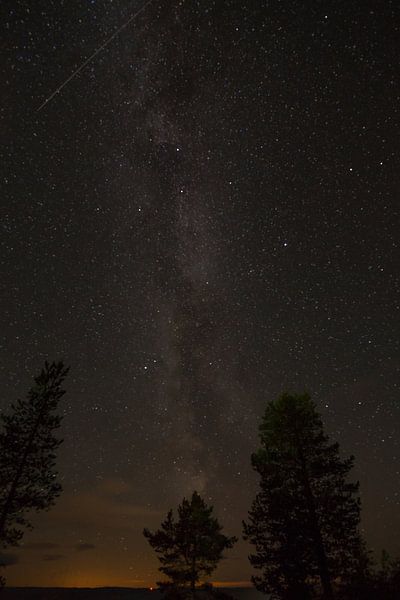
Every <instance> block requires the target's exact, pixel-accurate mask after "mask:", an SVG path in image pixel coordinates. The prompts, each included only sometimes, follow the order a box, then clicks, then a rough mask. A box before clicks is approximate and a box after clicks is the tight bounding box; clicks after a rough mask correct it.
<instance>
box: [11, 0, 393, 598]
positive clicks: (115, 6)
mask: <svg viewBox="0 0 400 600" xmlns="http://www.w3.org/2000/svg"><path fill="white" fill-rule="evenodd" d="M144 4H145V3H144V2H143V0H142V1H141V2H140V1H139V0H131V1H130V0H35V2H31V1H30V0H25V1H22V0H2V2H1V9H0V10H1V13H2V15H1V23H2V25H1V27H2V42H1V44H2V45H1V82H2V83H1V92H2V102H1V106H0V116H1V132H2V143H1V147H0V170H1V183H2V195H1V227H2V231H1V239H0V243H1V265H0V281H1V287H2V291H1V311H0V315H1V340H2V341H1V362H0V364H1V386H2V398H1V401H0V402H1V404H0V406H1V407H2V408H4V407H6V406H8V405H9V403H10V402H11V401H12V400H15V399H16V398H17V397H18V396H23V395H25V393H26V391H27V389H28V388H29V387H30V385H31V381H32V377H33V375H34V374H35V373H36V372H37V371H38V370H39V369H40V367H41V365H42V363H43V361H44V360H45V359H46V358H47V359H49V360H58V359H63V360H64V362H65V363H66V364H67V365H70V366H71V371H70V375H69V376H68V379H67V380H66V382H65V387H66V389H67V392H68V393H67V395H66V396H65V397H64V399H63V400H62V405H61V407H62V412H63V413H64V415H65V417H64V420H63V427H62V436H63V438H64V443H63V445H62V447H61V449H60V452H59V459H58V470H59V473H60V479H61V481H62V485H63V488H64V491H63V493H62V495H61V497H60V499H59V500H58V501H57V504H56V506H55V507H54V508H53V509H52V510H51V511H50V512H49V513H44V514H40V515H38V516H37V517H35V519H34V525H35V528H34V530H33V531H32V532H28V533H27V534H26V535H25V537H24V544H23V547H22V549H20V550H15V551H14V550H13V549H12V551H10V552H11V554H12V556H10V557H9V559H10V562H15V563H16V564H15V565H14V566H12V567H10V568H9V569H8V570H7V578H8V583H9V584H11V585H13V584H19V585H28V584H38V585H60V586H63V585H76V586H79V585H126V586H147V585H151V584H154V582H155V581H156V580H157V578H158V574H157V568H158V562H157V559H156V557H155V555H154V554H153V551H152V549H151V548H150V546H149V545H148V543H147V542H146V540H145V539H144V537H143V536H142V533H141V532H142V529H143V527H144V526H148V527H149V528H151V529H152V528H153V529H154V528H155V527H156V526H157V525H158V524H159V522H160V521H161V518H162V517H163V516H164V515H165V513H166V512H167V510H168V509H169V508H171V507H175V506H176V505H177V504H178V503H179V502H180V501H181V499H182V497H183V496H184V495H188V494H190V493H191V492H192V491H193V489H196V490H198V491H199V492H200V493H201V494H202V495H203V496H204V498H205V499H206V501H207V502H210V503H211V504H213V505H214V506H215V511H216V513H217V515H218V517H219V519H220V520H221V522H222V523H223V524H224V526H225V529H226V532H227V533H228V534H230V535H233V534H236V535H240V533H241V521H242V519H243V518H245V517H246V514H247V510H248V509H249V507H250V504H251V501H252V498H253V497H254V494H255V491H256V484H257V478H256V475H255V474H254V473H253V472H252V471H251V467H250V454H251V452H252V451H253V450H255V449H256V448H257V446H258V436H257V427H258V424H259V422H260V419H261V416H262V414H263V411H264V407H265V404H266V402H267V401H268V400H272V399H274V398H276V397H277V396H278V395H279V394H280V393H282V392H283V391H288V392H297V393H301V392H303V391H308V392H309V393H310V394H311V395H312V397H313V399H314V400H315V402H316V404H317V407H318V410H319V411H320V412H321V414H322V416H323V419H324V422H325V424H326V428H327V431H328V432H329V433H330V435H331V436H332V438H333V439H334V440H337V441H339V443H340V444H341V447H342V449H343V452H344V453H354V454H355V456H356V468H355V471H354V473H353V476H354V478H359V479H360V483H361V494H362V501H363V522H364V526H365V533H366V537H367V540H368V544H369V546H370V547H373V548H375V549H376V550H377V551H378V552H380V550H381V548H383V547H384V548H386V549H387V550H389V551H392V552H394V553H395V554H396V553H398V554H400V541H399V531H400V506H399V504H400V448H399V426H400V404H399V357H400V348H399V322H400V319H399V316H400V311H399V306H400V300H399V271H400V268H399V267H400V254H399V247H398V238H399V225H400V221H399V214H398V212H397V209H398V206H399V204H398V188H399V166H398V151H399V141H398V140H399V134H400V132H399V127H398V124H399V80H398V72H397V65H398V51H399V47H398V39H399V38H398V36H399V23H400V19H399V17H400V15H399V11H398V8H397V6H398V3H397V2H395V1H393V2H392V1H390V0H385V1H382V0H376V1H375V2H371V1H369V0H362V1H361V0H359V1H357V0H331V1H327V2H322V1H319V0H314V1H311V0H310V1H308V2H307V1H295V0H281V1H279V0H258V1H251V0H247V1H244V0H243V1H241V0H224V1H222V0H201V1H200V0H181V1H178V0H154V1H153V2H151V3H149V4H148V5H147V6H146V7H145V8H144V10H143V11H142V12H141V13H140V14H139V15H138V16H137V17H136V18H135V19H133V20H132V21H131V22H130V23H129V25H128V26H127V27H126V28H124V29H123V30H122V31H121V32H120V33H119V34H118V35H117V36H116V37H115V38H114V39H113V40H111V42H110V43H109V44H108V45H107V46H106V47H105V48H104V49H103V50H102V51H101V52H99V53H98V54H97V56H96V57H94V59H93V60H92V61H90V62H89V64H88V65H87V66H86V67H85V68H84V69H82V70H81V71H80V73H78V74H77V75H76V76H75V77H74V78H73V79H71V81H69V83H68V84H67V85H65V87H63V89H62V90H61V91H60V93H58V94H56V95H55V96H54V97H53V98H52V99H51V100H50V101H49V102H48V103H47V104H45V105H44V106H43V108H42V109H41V110H39V111H38V110H37V109H38V108H39V107H40V106H41V104H42V103H43V102H44V101H45V100H46V98H49V97H50V95H51V94H52V93H53V92H54V91H55V90H56V89H57V88H58V86H60V85H61V84H62V83H63V82H65V80H66V79H67V78H68V77H69V76H70V75H71V74H72V73H73V72H74V71H75V70H76V69H77V68H78V67H79V66H80V65H81V64H82V63H83V62H84V61H85V60H86V59H87V58H88V57H89V56H90V55H91V54H92V53H93V52H94V51H95V50H96V49H97V48H99V47H100V46H101V45H102V44H103V43H104V42H105V41H106V40H107V39H108V38H109V37H110V36H111V35H112V34H113V33H114V32H116V31H117V29H118V28H119V27H121V26H122V25H123V24H124V23H126V22H127V21H128V20H129V19H130V17H131V16H132V15H133V14H134V13H136V12H137V11H138V10H139V9H140V8H141V7H142V6H144ZM247 553H248V548H247V546H246V545H245V543H244V542H240V543H239V544H238V545H237V546H235V548H234V549H233V550H231V551H230V552H229V553H228V557H229V560H226V561H224V562H223V564H222V565H221V567H220V568H219V569H218V571H217V572H216V574H215V577H214V580H218V581H248V580H249V577H250V575H251V568H250V566H249V564H248V562H247V558H246V556H247Z"/></svg>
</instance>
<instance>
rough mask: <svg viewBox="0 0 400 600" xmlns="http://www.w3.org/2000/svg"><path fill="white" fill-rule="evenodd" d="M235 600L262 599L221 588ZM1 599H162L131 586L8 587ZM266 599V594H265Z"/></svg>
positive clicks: (248, 590) (244, 591)
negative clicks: (90, 587)
mask: <svg viewBox="0 0 400 600" xmlns="http://www.w3.org/2000/svg"><path fill="white" fill-rule="evenodd" d="M219 589H220V590H221V591H223V592H225V593H226V594H229V596H231V597H232V598H234V599H235V600H261V597H262V594H260V593H259V592H257V591H256V590H255V589H253V588H219ZM0 598H1V600H161V598H162V595H161V594H160V592H158V591H157V590H153V591H150V590H147V589H131V588H96V589H88V588H77V589H74V588H6V589H4V590H2V592H1V594H0ZM263 599H264V600H265V596H263Z"/></svg>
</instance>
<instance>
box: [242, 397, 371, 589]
mask: <svg viewBox="0 0 400 600" xmlns="http://www.w3.org/2000/svg"><path fill="white" fill-rule="evenodd" d="M260 441H261V448H260V450H259V451H258V452H257V453H256V454H253V455H252V465H253V468H254V469H255V470H256V471H257V473H258V474H259V475H260V491H259V492H258V494H257V495H256V498H255V500H254V502H253V505H252V508H251V510H250V512H249V518H248V521H247V522H246V523H244V535H245V538H246V539H248V540H249V541H250V543H252V544H253V545H254V546H255V553H254V554H252V555H251V556H250V557H249V560H250V563H251V564H252V565H253V566H254V567H255V568H256V569H257V570H259V571H261V574H260V575H257V576H254V577H253V582H254V584H255V587H256V588H257V589H258V590H260V591H263V592H265V593H270V594H272V597H273V598H277V599H278V598H279V599H281V598H285V599H286V598H287V599H289V598H290V599H293V600H294V599H296V600H301V599H308V598H312V597H314V596H313V593H314V591H315V589H316V588H318V587H320V588H321V590H322V594H323V598H325V599H326V600H330V599H332V598H333V597H334V591H333V581H335V582H336V584H337V583H341V584H342V585H344V584H345V583H347V582H348V581H349V580H351V578H352V577H353V576H355V574H356V573H357V571H358V569H359V560H360V556H361V555H362V554H363V543H362V540H361V537H360V533H359V523H360V500H359V497H358V487H359V486H358V483H349V482H348V481H347V476H348V474H349V472H350V470H351V468H352V466H353V457H350V458H347V459H342V458H341V457H340V455H339V445H338V444H337V443H333V444H332V443H330V441H329V439H328V437H327V436H326V434H325V433H324V429H323V424H322V421H321V418H320V416H319V414H318V413H317V412H316V409H315V406H314V404H313V403H312V401H311V400H310V397H309V396H308V395H307V394H304V395H295V396H290V395H287V394H284V395H282V396H281V397H280V398H279V399H278V400H277V401H275V402H270V403H269V404H268V406H267V409H266V412H265V415H264V418H263V421H262V423H261V426H260ZM317 582H319V586H318V585H317Z"/></svg>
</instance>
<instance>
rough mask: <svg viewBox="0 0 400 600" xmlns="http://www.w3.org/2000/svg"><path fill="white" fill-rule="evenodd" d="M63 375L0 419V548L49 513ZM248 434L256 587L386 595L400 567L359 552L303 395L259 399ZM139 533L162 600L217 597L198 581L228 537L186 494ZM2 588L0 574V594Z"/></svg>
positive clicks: (374, 598) (330, 597)
mask: <svg viewBox="0 0 400 600" xmlns="http://www.w3.org/2000/svg"><path fill="white" fill-rule="evenodd" d="M67 373H68V369H66V368H64V365H63V364H62V363H61V362H60V363H52V364H49V363H45V366H44V368H43V369H42V371H41V372H40V374H39V375H38V376H37V377H36V378H35V380H34V381H35V385H34V386H33V387H32V388H31V390H30V391H29V393H28V395H27V398H26V399H25V400H18V401H17V403H16V404H13V405H11V408H10V410H9V411H8V412H7V413H4V414H2V415H1V416H0V423H1V430H0V550H2V551H4V550H5V549H6V548H7V547H9V546H17V545H18V543H19V541H20V540H21V538H22V536H23V533H24V530H25V529H29V528H30V522H29V520H28V513H29V511H32V510H33V511H38V510H43V509H47V508H49V507H50V506H51V505H52V504H53V503H54V501H55V499H56V498H57V496H58V495H59V494H60V492H61V486H60V484H59V483H58V482H57V473H56V471H55V459H56V450H57V448H58V446H59V445H60V443H61V441H60V440H59V439H58V438H57V437H56V436H55V432H56V430H57V429H58V427H59V426H60V422H61V418H60V417H59V416H58V414H57V408H58V403H59V400H60V398H61V397H62V396H63V394H64V393H65V392H64V390H63V389H62V384H63V381H64V378H65V377H66V375H67ZM259 437H260V448H259V449H258V451H256V452H255V453H254V454H253V455H252V457H251V464H252V467H253V469H254V470H255V471H256V472H257V474H258V475H259V491H258V493H257V494H256V497H255V498H254V500H253V503H252V506H251V507H250V510H249V513H248V516H247V519H246V520H245V521H244V522H243V536H244V538H245V539H247V540H248V541H249V542H250V544H251V545H252V546H253V552H252V553H251V554H250V556H249V561H250V563H251V565H252V566H253V568H254V569H255V570H256V573H257V574H256V575H254V576H253V577H252V581H253V584H254V586H255V587H256V589H257V590H259V591H261V592H264V593H265V594H268V595H269V596H270V597H271V598H272V599H273V600H317V599H321V600H395V599H397V598H398V597H399V596H398V590H399V589H400V561H399V560H392V559H391V558H390V557H389V556H388V555H387V553H385V552H383V553H382V558H381V562H380V564H379V565H377V564H376V563H375V562H374V560H373V558H372V556H371V553H370V552H369V551H368V550H367V547H366V543H365V541H364V540H363V538H362V535H361V531H360V518H361V503H360V497H359V484H358V483H357V482H352V481H351V480H350V477H349V476H350V472H351V469H352V467H353V462H354V458H353V457H348V458H342V457H341V456H340V453H339V445H338V444H337V443H332V442H331V441H330V440H329V438H328V436H327V435H326V433H325V431H324V427H323V423H322V420H321V417H320V415H319V414H318V412H317V411H316V408H315V405H314V404H313V402H312V401H311V399H310V397H309V396H308V395H307V394H304V395H288V394H284V395H282V396H281V397H280V398H278V399H277V400H276V401H274V402H270V403H269V404H268V405H267V408H266V411H265V414H264V417H263V419H262V422H261V425H260V428H259ZM143 533H144V536H145V537H146V539H147V540H148V542H149V544H150V545H151V547H152V548H153V549H154V550H155V552H156V553H157V556H158V558H159V561H160V563H161V566H160V569H159V570H160V572H161V573H163V575H165V576H166V577H167V578H168V579H167V581H160V582H158V585H159V587H160V589H161V591H162V592H163V593H164V595H165V596H166V598H167V599H168V600H184V599H185V598H186V597H192V598H194V597H195V596H199V597H200V598H201V597H205V598H207V597H214V598H220V599H221V600H224V598H227V596H226V594H224V593H223V592H221V591H219V590H215V589H214V588H213V587H212V585H211V584H207V583H203V582H204V581H205V580H206V579H207V578H208V577H210V576H211V574H212V573H213V572H214V571H215V569H216V567H217V566H218V563H219V562H220V560H221V559H222V558H223V554H224V551H225V550H228V549H230V548H232V547H233V545H234V544H235V542H236V541H237V538H235V537H232V536H231V537H229V536H226V535H225V534H224V533H223V530H222V526H221V524H220V523H219V521H218V519H217V518H216V517H215V516H214V514H213V507H211V506H207V504H206V503H205V502H204V500H203V499H202V498H201V496H200V495H199V494H198V493H197V492H193V494H192V496H191V498H190V499H186V498H184V499H183V500H182V503H181V504H180V505H179V506H178V509H177V516H176V517H175V516H174V513H173V511H172V510H170V511H169V512H168V514H167V516H166V518H165V520H164V521H163V522H162V523H161V525H160V529H158V530H157V531H155V532H150V531H149V530H148V529H145V530H144V532H143ZM0 561H1V555H0ZM0 566H1V562H0ZM4 583H5V580H4V577H1V581H0V588H1V587H2V585H4ZM1 584H2V585H1Z"/></svg>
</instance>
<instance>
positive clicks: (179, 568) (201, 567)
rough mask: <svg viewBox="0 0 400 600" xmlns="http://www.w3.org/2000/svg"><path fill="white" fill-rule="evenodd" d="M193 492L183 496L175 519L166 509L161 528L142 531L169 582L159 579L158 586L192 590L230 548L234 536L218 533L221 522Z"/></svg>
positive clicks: (212, 569) (234, 539)
mask: <svg viewBox="0 0 400 600" xmlns="http://www.w3.org/2000/svg"><path fill="white" fill-rule="evenodd" d="M212 513H213V507H212V506H207V505H206V503H205V502H204V500H203V499H202V498H201V496H200V495H199V494H198V493H197V492H193V494H192V497H191V499H190V500H188V499H186V498H184V499H183V501H182V503H181V504H180V505H179V506H178V518H177V520H175V518H174V515H173V511H172V510H170V511H169V512H168V514H167V517H166V519H165V520H164V521H163V522H162V523H161V528H160V529H158V530H157V531H155V532H154V533H151V532H150V531H149V530H148V529H145V530H144V531H143V534H144V536H145V537H146V538H147V540H148V541H149V544H150V545H151V546H152V548H154V550H155V551H156V553H157V554H158V558H159V561H160V562H161V565H162V566H161V567H160V569H159V570H160V571H161V572H162V573H164V574H165V575H166V576H167V577H168V578H169V580H170V581H169V582H159V583H158V585H160V586H161V587H162V588H164V589H165V588H168V587H169V586H171V585H172V586H173V587H174V588H175V589H183V590H184V589H185V588H189V589H190V590H191V592H192V594H194V591H195V587H196V584H197V583H198V582H199V581H200V580H201V579H202V578H203V577H206V576H209V575H211V573H212V572H213V571H214V570H215V568H216V567H217V565H218V563H219V561H220V560H221V559H222V557H223V552H224V550H226V549H228V548H232V546H233V545H234V543H235V542H236V538H235V537H227V536H225V535H224V534H223V533H222V526H221V525H220V524H219V522H218V520H217V519H216V518H215V517H214V516H213V514H212Z"/></svg>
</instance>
